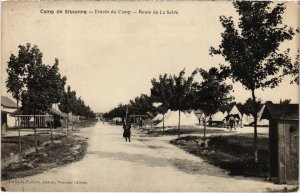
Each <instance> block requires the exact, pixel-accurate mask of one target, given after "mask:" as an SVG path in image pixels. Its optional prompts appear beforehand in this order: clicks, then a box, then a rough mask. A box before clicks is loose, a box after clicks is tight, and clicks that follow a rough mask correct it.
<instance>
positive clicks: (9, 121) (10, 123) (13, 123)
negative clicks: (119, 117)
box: [7, 114, 16, 127]
mask: <svg viewBox="0 0 300 193" xmlns="http://www.w3.org/2000/svg"><path fill="white" fill-rule="evenodd" d="M7 127H16V119H15V117H14V116H12V115H10V114H7Z"/></svg>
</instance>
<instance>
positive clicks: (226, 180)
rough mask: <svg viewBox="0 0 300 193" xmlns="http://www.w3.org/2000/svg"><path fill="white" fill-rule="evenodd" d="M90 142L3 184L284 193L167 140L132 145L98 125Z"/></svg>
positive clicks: (114, 129) (11, 187)
mask: <svg viewBox="0 0 300 193" xmlns="http://www.w3.org/2000/svg"><path fill="white" fill-rule="evenodd" d="M82 133H83V135H86V136H87V137H88V138H89V147H88V150H87V154H86V155H85V157H84V158H83V159H82V160H81V161H79V162H75V163H72V164H69V165H66V166H63V167H59V168H55V169H51V170H49V171H47V172H44V173H42V174H39V175H35V176H31V177H26V178H20V179H16V180H12V181H10V182H9V181H4V182H2V186H4V187H6V190H8V191H73V192H77V191H80V192H84V191H116V192H117V191H126V192H129V191H135V192H140V191H151V192H157V191H169V192H177V191H198V192H199V191H205V192H210V191H214V192H220V191H231V192H232V191H247V192H254V191H259V192H261V191H267V190H270V189H271V190H274V189H281V190H282V189H283V187H285V185H275V184H273V183H270V182H265V181H264V179H260V178H245V177H232V176H229V175H227V173H226V172H225V171H223V170H221V169H220V168H217V167H214V166H212V165H210V164H208V163H206V162H204V161H203V160H202V159H200V158H198V157H196V156H193V155H191V154H188V153H186V152H184V151H183V150H181V149H178V148H177V147H175V146H173V145H171V144H169V143H168V140H169V138H170V137H145V136H144V137H143V136H140V135H138V134H137V131H135V130H134V129H133V132H132V133H133V135H132V142H131V143H128V142H127V143H126V142H125V140H124V139H123V138H122V128H121V127H120V126H114V125H109V124H106V123H105V124H103V123H100V122H98V123H97V124H96V125H95V127H91V128H85V129H82Z"/></svg>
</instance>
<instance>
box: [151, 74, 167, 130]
mask: <svg viewBox="0 0 300 193" xmlns="http://www.w3.org/2000/svg"><path fill="white" fill-rule="evenodd" d="M151 83H152V88H151V90H150V92H151V96H150V97H151V98H152V100H153V102H160V103H162V105H161V110H162V114H163V120H162V121H163V134H164V131H165V113H166V112H167V110H168V109H169V108H170V102H171V100H172V96H173V90H172V88H173V78H172V77H171V76H170V75H167V74H163V75H159V78H158V80H156V79H155V78H154V79H152V80H151Z"/></svg>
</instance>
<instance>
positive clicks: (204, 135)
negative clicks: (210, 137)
mask: <svg viewBox="0 0 300 193" xmlns="http://www.w3.org/2000/svg"><path fill="white" fill-rule="evenodd" d="M203 128H204V130H203V141H204V144H203V147H204V149H205V148H206V146H207V145H206V144H207V143H206V115H205V114H204V127H203Z"/></svg>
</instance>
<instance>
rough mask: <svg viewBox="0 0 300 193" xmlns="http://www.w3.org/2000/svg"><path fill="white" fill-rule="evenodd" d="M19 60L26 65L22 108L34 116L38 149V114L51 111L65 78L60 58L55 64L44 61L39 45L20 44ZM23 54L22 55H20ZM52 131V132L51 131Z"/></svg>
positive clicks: (57, 99)
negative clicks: (46, 63) (59, 65)
mask: <svg viewBox="0 0 300 193" xmlns="http://www.w3.org/2000/svg"><path fill="white" fill-rule="evenodd" d="M19 48H20V51H19V58H18V60H19V62H21V63H22V64H23V67H24V72H25V73H24V77H22V81H23V85H24V90H23V91H22V94H21V102H22V107H21V110H22V111H23V112H24V113H26V114H30V115H33V117H34V136H35V150H36V152H37V151H38V149H37V133H36V115H37V114H45V113H46V112H49V110H50V108H51V107H52V104H53V103H55V102H58V101H59V98H60V96H61V93H62V90H63V89H64V82H65V78H61V76H60V74H59V72H58V60H55V64H54V65H53V66H49V65H45V64H43V62H42V57H43V53H42V52H41V51H40V50H39V49H38V47H37V46H33V47H31V45H30V44H27V46H26V47H25V46H19ZM20 56H21V57H20ZM51 133H52V132H51Z"/></svg>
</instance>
